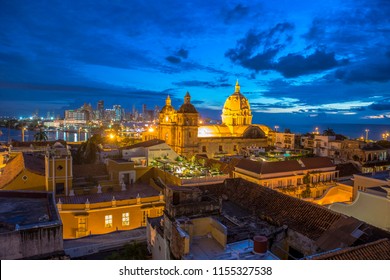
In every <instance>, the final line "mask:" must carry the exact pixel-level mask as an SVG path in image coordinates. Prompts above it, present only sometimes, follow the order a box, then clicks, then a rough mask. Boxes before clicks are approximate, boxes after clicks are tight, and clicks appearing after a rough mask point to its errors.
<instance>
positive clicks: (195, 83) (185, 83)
mask: <svg viewBox="0 0 390 280" xmlns="http://www.w3.org/2000/svg"><path fill="white" fill-rule="evenodd" d="M172 84H173V85H176V86H180V87H203V88H220V87H231V86H232V85H231V84H229V83H226V82H224V81H218V82H208V81H199V80H190V81H182V82H173V83H172Z"/></svg>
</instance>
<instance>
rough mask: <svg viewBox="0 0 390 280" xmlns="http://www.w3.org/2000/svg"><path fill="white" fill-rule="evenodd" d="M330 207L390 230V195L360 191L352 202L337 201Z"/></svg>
mask: <svg viewBox="0 0 390 280" xmlns="http://www.w3.org/2000/svg"><path fill="white" fill-rule="evenodd" d="M329 209H331V210H333V211H335V212H338V213H342V214H345V215H348V216H352V217H355V218H357V219H359V220H361V221H364V222H366V223H368V224H371V225H373V226H376V227H379V228H382V229H384V230H387V231H390V215H389V213H390V196H388V197H382V196H378V195H374V194H369V193H365V192H361V191H359V192H358V194H357V197H356V199H355V201H354V202H353V203H352V204H349V205H347V204H341V203H335V204H332V205H330V206H329Z"/></svg>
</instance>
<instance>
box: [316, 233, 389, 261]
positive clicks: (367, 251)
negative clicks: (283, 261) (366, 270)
mask: <svg viewBox="0 0 390 280" xmlns="http://www.w3.org/2000/svg"><path fill="white" fill-rule="evenodd" d="M310 259H313V260H390V240H389V239H387V238H385V239H380V240H377V241H374V242H371V243H367V244H363V245H359V246H356V247H349V248H345V249H342V250H337V251H333V252H329V253H325V254H321V255H317V256H314V257H312V258H310Z"/></svg>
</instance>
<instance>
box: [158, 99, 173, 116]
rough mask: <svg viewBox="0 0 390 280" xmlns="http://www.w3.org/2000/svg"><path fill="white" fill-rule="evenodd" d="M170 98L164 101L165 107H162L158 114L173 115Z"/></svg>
mask: <svg viewBox="0 0 390 280" xmlns="http://www.w3.org/2000/svg"><path fill="white" fill-rule="evenodd" d="M171 104H172V103H171V98H170V97H169V95H168V97H167V99H166V100H165V106H164V107H162V109H161V111H160V113H161V114H171V113H175V108H173V106H172V105H171Z"/></svg>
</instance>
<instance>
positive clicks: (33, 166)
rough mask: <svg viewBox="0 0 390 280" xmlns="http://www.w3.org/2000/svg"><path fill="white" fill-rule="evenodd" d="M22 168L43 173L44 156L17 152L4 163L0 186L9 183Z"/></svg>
mask: <svg viewBox="0 0 390 280" xmlns="http://www.w3.org/2000/svg"><path fill="white" fill-rule="evenodd" d="M24 169H27V170H29V171H31V172H33V173H36V174H39V175H45V158H44V157H43V156H41V155H32V154H27V153H18V154H17V155H16V156H15V157H14V158H11V159H10V161H9V162H8V163H7V164H6V165H5V167H4V169H3V173H2V174H1V175H0V188H3V187H5V186H6V185H8V184H9V183H11V182H12V181H13V180H14V179H15V178H16V177H17V176H18V175H19V174H20V173H21V172H22V171H23V170H24Z"/></svg>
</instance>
